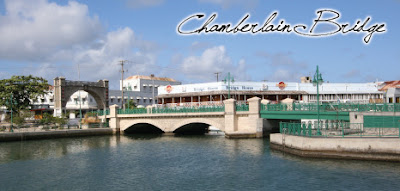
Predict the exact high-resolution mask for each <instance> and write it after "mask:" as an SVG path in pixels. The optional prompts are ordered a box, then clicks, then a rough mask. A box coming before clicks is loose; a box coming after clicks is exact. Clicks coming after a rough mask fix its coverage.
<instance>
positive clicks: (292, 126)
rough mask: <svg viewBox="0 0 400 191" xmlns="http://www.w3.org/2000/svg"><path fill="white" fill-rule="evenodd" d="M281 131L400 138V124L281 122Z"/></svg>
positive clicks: (310, 134) (297, 133)
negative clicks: (367, 124) (368, 124)
mask: <svg viewBox="0 0 400 191" xmlns="http://www.w3.org/2000/svg"><path fill="white" fill-rule="evenodd" d="M279 131H280V133H282V134H286V135H295V136H304V137H399V138H400V123H398V124H396V125H395V126H385V125H376V126H366V125H364V124H363V123H349V122H336V123H332V122H324V121H321V122H320V123H319V124H318V123H317V122H314V123H311V122H309V123H292V122H280V124H279Z"/></svg>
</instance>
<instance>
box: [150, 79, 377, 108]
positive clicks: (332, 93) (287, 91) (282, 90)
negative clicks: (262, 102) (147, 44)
mask: <svg viewBox="0 0 400 191" xmlns="http://www.w3.org/2000/svg"><path fill="white" fill-rule="evenodd" d="M380 84H381V83H378V82H376V83H322V84H321V85H320V86H319V93H320V101H321V102H336V103H337V102H342V103H343V102H353V103H370V102H375V101H376V100H382V99H383V94H384V92H382V91H380V90H379V85H380ZM229 89H230V91H228V90H229ZM158 92H159V96H158V97H157V98H158V103H159V104H181V103H189V102H190V103H197V102H221V101H222V100H225V99H227V97H228V93H230V95H231V97H232V98H234V99H236V100H238V101H245V100H247V99H248V98H251V97H254V96H257V97H260V98H261V99H266V100H269V101H272V102H275V103H277V102H280V101H282V100H283V99H285V98H292V99H294V100H297V101H299V102H305V103H308V102H317V88H316V86H314V85H313V84H312V83H310V81H304V80H303V83H297V82H234V83H231V85H230V88H229V87H228V85H227V84H226V83H224V82H212V83H198V84H184V85H170V86H161V87H159V88H158Z"/></svg>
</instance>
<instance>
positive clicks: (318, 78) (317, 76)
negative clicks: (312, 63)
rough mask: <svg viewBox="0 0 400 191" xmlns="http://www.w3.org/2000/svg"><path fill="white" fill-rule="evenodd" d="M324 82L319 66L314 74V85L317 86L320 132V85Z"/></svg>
mask: <svg viewBox="0 0 400 191" xmlns="http://www.w3.org/2000/svg"><path fill="white" fill-rule="evenodd" d="M323 82H324V80H323V79H322V75H321V73H320V72H319V69H318V65H317V70H316V71H315V74H314V79H313V85H314V86H317V116H318V122H317V124H318V130H319V122H320V113H319V85H320V84H321V83H323Z"/></svg>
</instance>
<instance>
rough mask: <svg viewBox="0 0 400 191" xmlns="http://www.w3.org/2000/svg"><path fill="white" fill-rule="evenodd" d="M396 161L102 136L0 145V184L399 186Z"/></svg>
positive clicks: (207, 140)
mask: <svg viewBox="0 0 400 191" xmlns="http://www.w3.org/2000/svg"><path fill="white" fill-rule="evenodd" d="M399 188H400V163H387V162H368V161H354V160H327V159H305V158H300V157H296V156H292V155H288V154H283V153H281V152H276V151H271V150H270V149H269V140H268V139H238V140H235V139H225V138H224V137H223V136H182V137H168V136H120V137H116V136H101V137H86V138H73V139H53V140H40V141H24V142H9V143H0V190H96V191H100V190H399Z"/></svg>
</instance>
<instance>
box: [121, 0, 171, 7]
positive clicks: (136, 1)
mask: <svg viewBox="0 0 400 191" xmlns="http://www.w3.org/2000/svg"><path fill="white" fill-rule="evenodd" d="M162 3H164V0H126V4H127V5H128V6H129V7H131V8H134V9H139V8H145V7H154V6H157V5H161V4H162Z"/></svg>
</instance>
